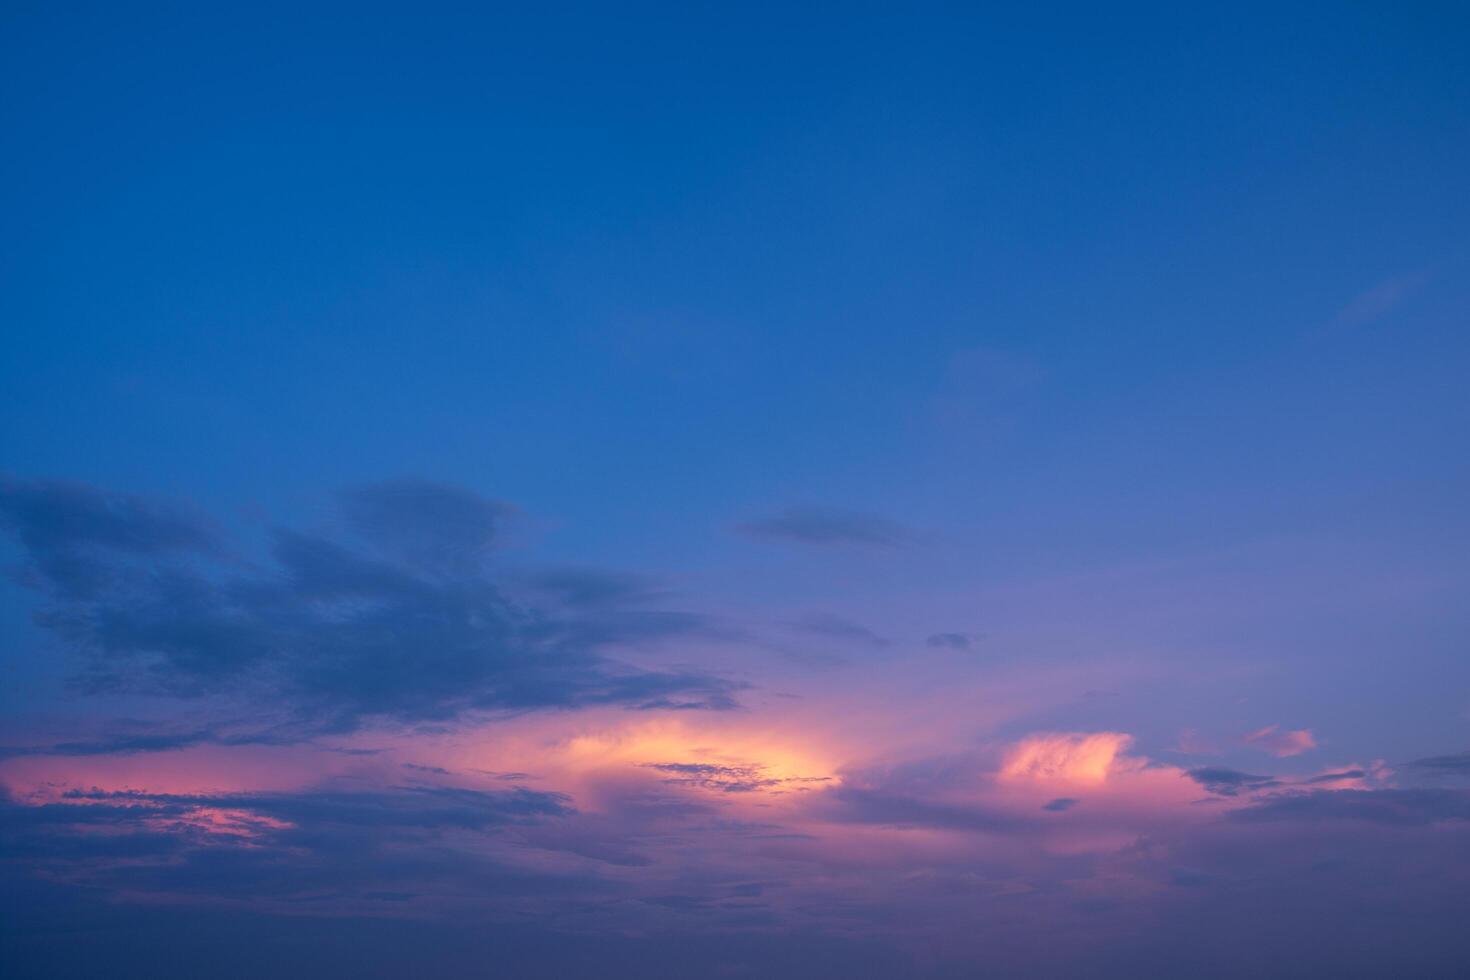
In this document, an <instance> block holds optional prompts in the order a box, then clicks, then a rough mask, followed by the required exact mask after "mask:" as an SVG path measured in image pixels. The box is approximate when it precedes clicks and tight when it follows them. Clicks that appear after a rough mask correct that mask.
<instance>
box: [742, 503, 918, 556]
mask: <svg viewBox="0 0 1470 980" xmlns="http://www.w3.org/2000/svg"><path fill="white" fill-rule="evenodd" d="M737 530H739V531H742V532H743V533H745V534H748V535H750V536H751V537H755V538H764V539H769V540H773V541H790V542H795V543H797V544H809V545H861V546H868V547H877V548H896V547H901V546H903V545H908V544H912V543H913V542H914V541H915V540H916V535H915V534H914V533H913V532H912V531H911V530H909V529H908V528H906V527H904V526H902V525H900V524H896V523H894V522H893V521H890V520H887V519H886V518H882V517H877V516H875V515H872V514H862V513H857V512H854V511H844V510H835V509H831V508H824V507H792V508H788V509H787V510H784V511H782V512H781V513H779V514H774V515H772V516H770V517H766V518H762V519H760V520H756V521H750V522H748V523H745V524H741V525H738V526H737Z"/></svg>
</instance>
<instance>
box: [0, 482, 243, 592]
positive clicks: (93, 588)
mask: <svg viewBox="0 0 1470 980" xmlns="http://www.w3.org/2000/svg"><path fill="white" fill-rule="evenodd" d="M0 527H3V528H5V529H6V530H9V531H10V532H12V533H13V534H15V536H16V537H17V538H19V540H20V543H21V545H22V546H23V547H24V548H25V550H26V553H27V555H28V556H29V558H30V561H31V563H32V565H33V572H34V573H36V574H37V575H39V576H40V578H41V580H43V581H44V582H45V583H46V584H47V585H49V586H50V587H51V588H52V589H54V590H56V592H57V593H58V594H59V595H62V596H65V597H67V598H69V599H74V600H85V599H90V598H94V597H95V596H97V595H98V594H99V593H100V592H102V591H103V590H105V589H107V588H108V587H109V586H112V585H114V584H115V583H116V581H117V579H116V575H117V574H118V573H119V572H120V571H121V569H120V567H119V566H121V565H124V564H125V563H127V562H130V561H142V560H147V559H153V558H159V557H164V556H169V557H173V556H181V555H188V554H190V553H194V554H205V555H207V554H212V553H215V552H217V551H218V550H219V548H220V542H219V541H218V539H217V538H216V535H215V533H214V531H213V530H212V529H211V527H210V526H209V524H208V522H207V521H206V520H205V519H204V518H203V517H202V515H200V514H197V513H196V512H194V511H193V510H191V509H189V508H187V507H184V506H181V505H177V504H170V503H165V502H160V501H153V500H147V499H145V498H142V497H136V496H132V495H130V494H122V493H104V492H102V491H99V490H95V489H93V488H91V487H87V486H84V485H82V484H77V483H66V482H62V481H55V480H20V479H15V478H12V477H0Z"/></svg>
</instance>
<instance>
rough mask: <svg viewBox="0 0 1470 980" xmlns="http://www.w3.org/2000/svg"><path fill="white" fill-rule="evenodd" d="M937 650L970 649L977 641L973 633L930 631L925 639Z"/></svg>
mask: <svg viewBox="0 0 1470 980" xmlns="http://www.w3.org/2000/svg"><path fill="white" fill-rule="evenodd" d="M924 642H925V643H926V644H927V645H929V646H930V647H933V648H934V649H936V650H968V649H970V648H971V647H972V646H974V643H975V636H974V635H973V634H971V633H930V634H929V638H928V639H927V640H925V641H924Z"/></svg>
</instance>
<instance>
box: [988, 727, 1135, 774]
mask: <svg viewBox="0 0 1470 980" xmlns="http://www.w3.org/2000/svg"><path fill="white" fill-rule="evenodd" d="M1131 742H1132V738H1131V737H1130V736H1128V735H1125V734H1123V733H1121V732H1095V733H1090V734H1086V733H1060V732H1058V733H1045V734H1039V735H1032V736H1029V737H1027V738H1024V739H1022V740H1021V741H1019V742H1017V743H1016V744H1015V745H1013V746H1012V747H1011V748H1010V750H1009V751H1008V752H1007V753H1006V757H1005V762H1004V764H1003V765H1002V767H1001V771H1000V775H1001V777H1002V778H1004V779H1012V780H1031V781H1051V780H1060V781H1064V782H1078V783H1092V784H1097V783H1102V782H1104V781H1105V780H1106V779H1107V778H1108V775H1109V773H1110V772H1111V771H1112V769H1113V763H1114V760H1115V759H1116V758H1117V756H1118V754H1119V753H1120V752H1122V751H1123V750H1124V749H1125V748H1127V747H1128V745H1129V744H1130V743H1131Z"/></svg>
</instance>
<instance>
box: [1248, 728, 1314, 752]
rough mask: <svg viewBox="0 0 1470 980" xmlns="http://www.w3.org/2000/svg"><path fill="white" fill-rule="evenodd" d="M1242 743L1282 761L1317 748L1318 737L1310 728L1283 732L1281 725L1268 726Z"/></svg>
mask: <svg viewBox="0 0 1470 980" xmlns="http://www.w3.org/2000/svg"><path fill="white" fill-rule="evenodd" d="M1242 741H1244V742H1245V743H1246V744H1247V745H1253V746H1255V747H1256V748H1258V749H1260V750H1261V751H1263V752H1269V753H1271V754H1272V755H1274V756H1276V757H1278V758H1282V759H1285V758H1289V757H1290V756H1294V755H1301V754H1302V753H1303V752H1309V751H1311V750H1312V749H1315V748H1316V747H1317V739H1316V736H1314V735H1313V734H1312V730H1311V729H1310V728H1301V729H1297V730H1295V731H1282V730H1281V726H1279V725H1267V726H1266V727H1265V728H1262V729H1259V730H1258V731H1254V732H1251V733H1250V734H1249V735H1247V736H1245V738H1244V739H1242Z"/></svg>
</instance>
